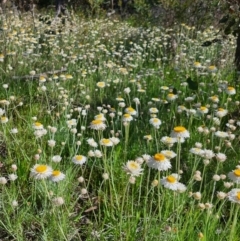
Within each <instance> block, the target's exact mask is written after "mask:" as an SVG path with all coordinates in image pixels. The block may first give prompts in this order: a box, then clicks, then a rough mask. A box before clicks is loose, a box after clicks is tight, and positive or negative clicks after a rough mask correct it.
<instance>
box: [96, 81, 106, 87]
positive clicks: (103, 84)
mask: <svg viewBox="0 0 240 241" xmlns="http://www.w3.org/2000/svg"><path fill="white" fill-rule="evenodd" d="M97 86H98V87H104V86H105V82H98V83H97Z"/></svg>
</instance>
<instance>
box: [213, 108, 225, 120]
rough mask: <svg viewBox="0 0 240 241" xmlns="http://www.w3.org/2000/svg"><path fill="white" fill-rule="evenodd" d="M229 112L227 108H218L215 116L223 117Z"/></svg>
mask: <svg viewBox="0 0 240 241" xmlns="http://www.w3.org/2000/svg"><path fill="white" fill-rule="evenodd" d="M227 113H228V110H225V109H223V108H218V110H217V111H216V112H215V116H216V117H219V118H222V117H224V116H226V115H227Z"/></svg>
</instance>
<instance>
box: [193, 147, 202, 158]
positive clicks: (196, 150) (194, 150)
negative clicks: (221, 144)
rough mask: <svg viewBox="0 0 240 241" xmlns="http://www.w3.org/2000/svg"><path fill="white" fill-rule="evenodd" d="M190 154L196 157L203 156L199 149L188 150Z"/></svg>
mask: <svg viewBox="0 0 240 241" xmlns="http://www.w3.org/2000/svg"><path fill="white" fill-rule="evenodd" d="M190 153H192V154H194V155H197V156H202V155H203V154H204V150H202V149H201V148H197V147H193V148H191V149H190Z"/></svg>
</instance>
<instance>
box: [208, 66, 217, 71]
mask: <svg viewBox="0 0 240 241" xmlns="http://www.w3.org/2000/svg"><path fill="white" fill-rule="evenodd" d="M208 68H209V69H210V70H214V69H215V68H216V67H215V66H214V65H211V66H209V67H208Z"/></svg>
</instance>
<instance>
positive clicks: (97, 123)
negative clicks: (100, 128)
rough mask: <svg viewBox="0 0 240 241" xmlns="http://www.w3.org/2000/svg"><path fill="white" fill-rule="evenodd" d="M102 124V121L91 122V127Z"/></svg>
mask: <svg viewBox="0 0 240 241" xmlns="http://www.w3.org/2000/svg"><path fill="white" fill-rule="evenodd" d="M102 123H103V122H102V120H93V121H92V124H93V125H99V124H102Z"/></svg>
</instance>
